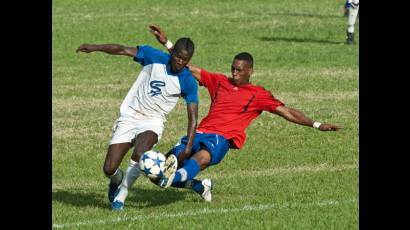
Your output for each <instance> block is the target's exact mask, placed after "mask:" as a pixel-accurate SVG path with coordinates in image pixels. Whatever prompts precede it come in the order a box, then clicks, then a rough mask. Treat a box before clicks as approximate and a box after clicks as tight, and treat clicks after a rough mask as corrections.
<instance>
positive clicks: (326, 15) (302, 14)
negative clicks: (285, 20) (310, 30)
mask: <svg viewBox="0 0 410 230" xmlns="http://www.w3.org/2000/svg"><path fill="white" fill-rule="evenodd" d="M264 15H272V16H292V17H312V18H343V16H342V15H334V14H333V15H330V14H311V13H285V12H283V13H280V12H274V13H264Z"/></svg>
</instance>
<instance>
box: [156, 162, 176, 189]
mask: <svg viewBox="0 0 410 230" xmlns="http://www.w3.org/2000/svg"><path fill="white" fill-rule="evenodd" d="M177 167H178V160H177V157H176V156H175V155H173V154H171V155H169V156H168V158H167V160H166V161H165V164H164V172H163V173H162V175H161V177H160V178H159V180H158V185H159V186H160V187H162V188H168V187H169V186H171V184H172V181H173V180H174V177H175V172H176V171H177Z"/></svg>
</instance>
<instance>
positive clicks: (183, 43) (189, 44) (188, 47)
mask: <svg viewBox="0 0 410 230" xmlns="http://www.w3.org/2000/svg"><path fill="white" fill-rule="evenodd" d="M194 49H195V45H194V42H193V41H192V40H191V39H190V38H180V39H178V41H177V42H176V43H175V45H174V49H173V50H174V51H176V52H178V51H181V50H185V51H187V52H188V54H189V56H191V57H192V55H194Z"/></svg>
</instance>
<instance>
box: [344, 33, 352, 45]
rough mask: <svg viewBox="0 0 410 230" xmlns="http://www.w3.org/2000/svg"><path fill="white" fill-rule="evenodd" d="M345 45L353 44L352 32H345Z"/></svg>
mask: <svg viewBox="0 0 410 230" xmlns="http://www.w3.org/2000/svg"><path fill="white" fill-rule="evenodd" d="M346 35H347V38H346V43H345V44H346V45H354V34H353V33H349V32H347V34H346Z"/></svg>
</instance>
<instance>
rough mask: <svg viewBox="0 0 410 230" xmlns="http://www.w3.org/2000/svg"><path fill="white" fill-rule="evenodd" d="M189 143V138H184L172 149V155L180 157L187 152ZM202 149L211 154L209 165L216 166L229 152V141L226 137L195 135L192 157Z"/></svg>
mask: <svg viewBox="0 0 410 230" xmlns="http://www.w3.org/2000/svg"><path fill="white" fill-rule="evenodd" d="M187 142H188V138H187V136H184V137H182V138H181V140H180V141H179V143H178V144H176V145H175V146H174V148H172V149H171V151H170V153H171V154H174V155H175V156H176V157H178V155H179V153H180V152H183V151H185V147H186V144H187ZM201 149H206V150H207V151H208V152H210V153H211V163H209V165H216V164H218V163H219V162H220V161H221V160H222V159H223V158H224V157H225V155H226V153H227V152H228V150H229V141H228V140H226V139H225V137H223V136H221V135H218V134H214V133H212V134H209V133H195V138H194V143H193V145H192V152H191V156H193V155H194V154H195V153H196V152H198V151H199V150H201ZM185 161H186V160H185ZM185 161H184V162H182V165H184V164H185Z"/></svg>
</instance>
